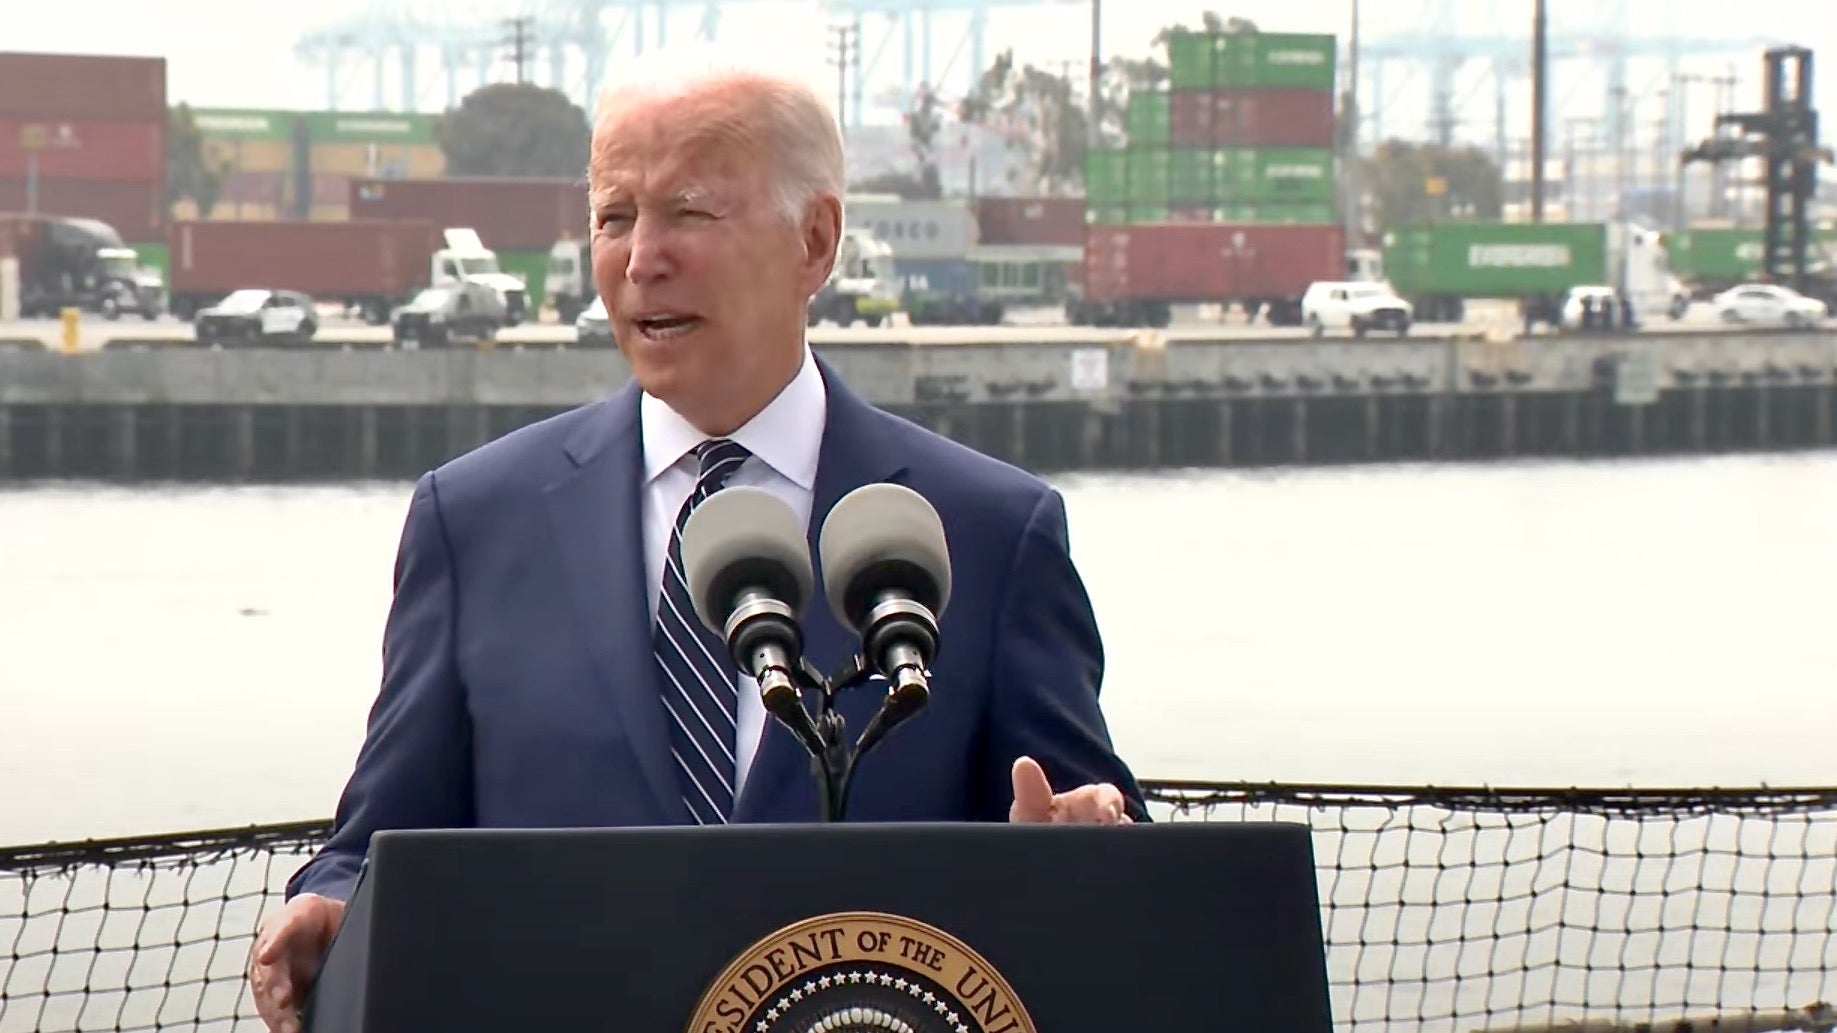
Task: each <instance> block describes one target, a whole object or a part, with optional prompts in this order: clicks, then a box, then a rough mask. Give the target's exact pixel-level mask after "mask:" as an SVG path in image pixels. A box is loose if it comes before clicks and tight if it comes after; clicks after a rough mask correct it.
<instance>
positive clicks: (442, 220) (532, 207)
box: [350, 177, 587, 251]
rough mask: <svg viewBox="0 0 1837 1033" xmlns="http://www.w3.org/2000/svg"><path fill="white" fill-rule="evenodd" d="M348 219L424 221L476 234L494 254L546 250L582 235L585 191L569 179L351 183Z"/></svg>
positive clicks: (415, 180)
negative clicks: (468, 229) (563, 240)
mask: <svg viewBox="0 0 1837 1033" xmlns="http://www.w3.org/2000/svg"><path fill="white" fill-rule="evenodd" d="M350 198H351V201H350V203H351V218H353V219H426V220H428V221H429V222H433V223H436V224H437V225H439V227H440V228H441V229H457V228H462V227H463V228H470V229H474V230H477V231H478V236H479V239H480V240H481V241H483V242H484V244H485V246H486V247H488V248H491V249H492V250H494V251H547V250H548V249H549V248H550V247H551V246H552V245H553V244H554V243H555V242H556V241H558V240H562V239H564V238H569V237H572V238H575V239H578V238H580V237H582V236H583V235H585V233H586V232H587V186H586V184H585V183H584V182H581V181H579V180H574V179H502V178H486V177H478V178H454V179H374V178H363V179H353V180H351V190H350Z"/></svg>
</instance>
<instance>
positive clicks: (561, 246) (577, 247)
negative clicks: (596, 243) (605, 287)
mask: <svg viewBox="0 0 1837 1033" xmlns="http://www.w3.org/2000/svg"><path fill="white" fill-rule="evenodd" d="M542 296H543V297H545V298H548V299H549V300H550V301H552V302H554V304H555V318H556V319H558V320H560V321H561V322H563V323H572V322H574V320H575V319H576V318H578V317H579V316H580V314H581V313H582V312H585V311H586V310H587V307H588V306H589V305H592V304H593V299H594V298H595V297H597V296H598V295H597V294H596V293H595V288H594V286H593V244H592V242H591V241H586V240H571V239H570V240H558V241H556V242H555V246H554V247H551V248H549V266H548V271H547V272H545V273H544V274H543V277H542Z"/></svg>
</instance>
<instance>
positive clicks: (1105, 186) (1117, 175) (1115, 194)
mask: <svg viewBox="0 0 1837 1033" xmlns="http://www.w3.org/2000/svg"><path fill="white" fill-rule="evenodd" d="M1084 196H1085V200H1086V201H1087V202H1088V203H1090V204H1091V205H1095V206H1105V205H1119V204H1128V203H1129V152H1128V151H1126V150H1121V149H1113V150H1095V151H1086V152H1085V154H1084Z"/></svg>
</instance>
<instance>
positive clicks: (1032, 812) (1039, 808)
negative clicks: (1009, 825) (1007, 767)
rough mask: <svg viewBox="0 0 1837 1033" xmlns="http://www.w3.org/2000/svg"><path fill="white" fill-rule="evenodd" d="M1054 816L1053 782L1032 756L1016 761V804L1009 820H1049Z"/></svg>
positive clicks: (1010, 811)
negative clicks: (1048, 779)
mask: <svg viewBox="0 0 1837 1033" xmlns="http://www.w3.org/2000/svg"><path fill="white" fill-rule="evenodd" d="M1051 818H1052V783H1051V782H1048V781H1046V772H1045V771H1043V770H1042V769H1041V768H1040V765H1039V762H1038V761H1035V760H1034V759H1033V758H1032V757H1021V758H1020V759H1018V760H1016V761H1015V762H1014V806H1013V807H1012V808H1011V809H1010V810H1009V811H1008V820H1009V821H1048V820H1050V819H1051Z"/></svg>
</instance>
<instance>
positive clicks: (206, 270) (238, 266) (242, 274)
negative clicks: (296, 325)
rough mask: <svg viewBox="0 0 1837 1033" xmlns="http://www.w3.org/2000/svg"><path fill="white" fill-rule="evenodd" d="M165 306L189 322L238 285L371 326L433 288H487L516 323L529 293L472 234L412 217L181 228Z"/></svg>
mask: <svg viewBox="0 0 1837 1033" xmlns="http://www.w3.org/2000/svg"><path fill="white" fill-rule="evenodd" d="M168 248H169V250H170V257H169V259H168V261H169V265H170V270H171V271H170V276H171V280H172V284H171V291H170V293H171V307H172V312H173V314H174V315H177V316H178V317H179V318H181V319H190V318H191V317H192V316H193V315H195V314H196V313H197V312H198V311H199V310H200V309H203V308H206V307H208V306H210V305H214V304H216V303H217V302H218V301H219V300H220V299H222V298H224V297H225V296H227V295H228V294H229V293H230V292H232V291H236V290H242V289H244V288H266V289H270V290H290V291H298V292H300V293H302V294H306V295H309V296H311V297H312V298H313V299H314V300H316V301H319V302H321V303H330V304H338V305H342V306H343V307H344V308H345V309H346V310H347V311H351V312H355V313H358V314H360V315H361V316H362V317H363V319H364V321H365V322H367V323H369V324H371V325H372V326H382V325H384V324H386V323H388V322H389V316H390V313H391V312H392V311H394V309H395V308H396V306H398V305H401V304H404V303H406V302H407V301H409V300H410V299H411V298H413V297H415V295H417V294H419V293H420V292H421V291H423V290H425V289H427V288H429V287H441V286H447V285H449V284H453V283H460V282H465V283H476V284H480V285H482V286H485V287H488V288H490V289H491V290H492V291H493V292H494V293H496V294H497V295H498V297H499V300H500V301H501V302H502V303H503V305H504V310H505V312H506V316H505V323H506V325H515V324H516V323H518V322H521V321H522V319H523V318H524V315H525V304H526V300H525V299H526V297H527V295H526V294H525V292H524V289H523V284H522V282H521V281H519V280H517V279H515V278H514V277H510V276H507V275H505V274H504V273H503V272H502V271H501V270H499V269H498V266H497V256H496V255H494V254H493V253H492V252H491V251H490V250H489V249H487V248H485V247H484V245H483V244H481V243H480V242H479V239H478V234H476V233H474V232H473V231H472V230H470V229H446V230H442V229H440V228H439V227H438V226H437V225H436V224H434V223H431V222H426V221H423V220H418V219H353V220H350V221H348V222H178V223H174V224H173V226H172V229H171V233H170V239H169V240H168Z"/></svg>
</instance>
